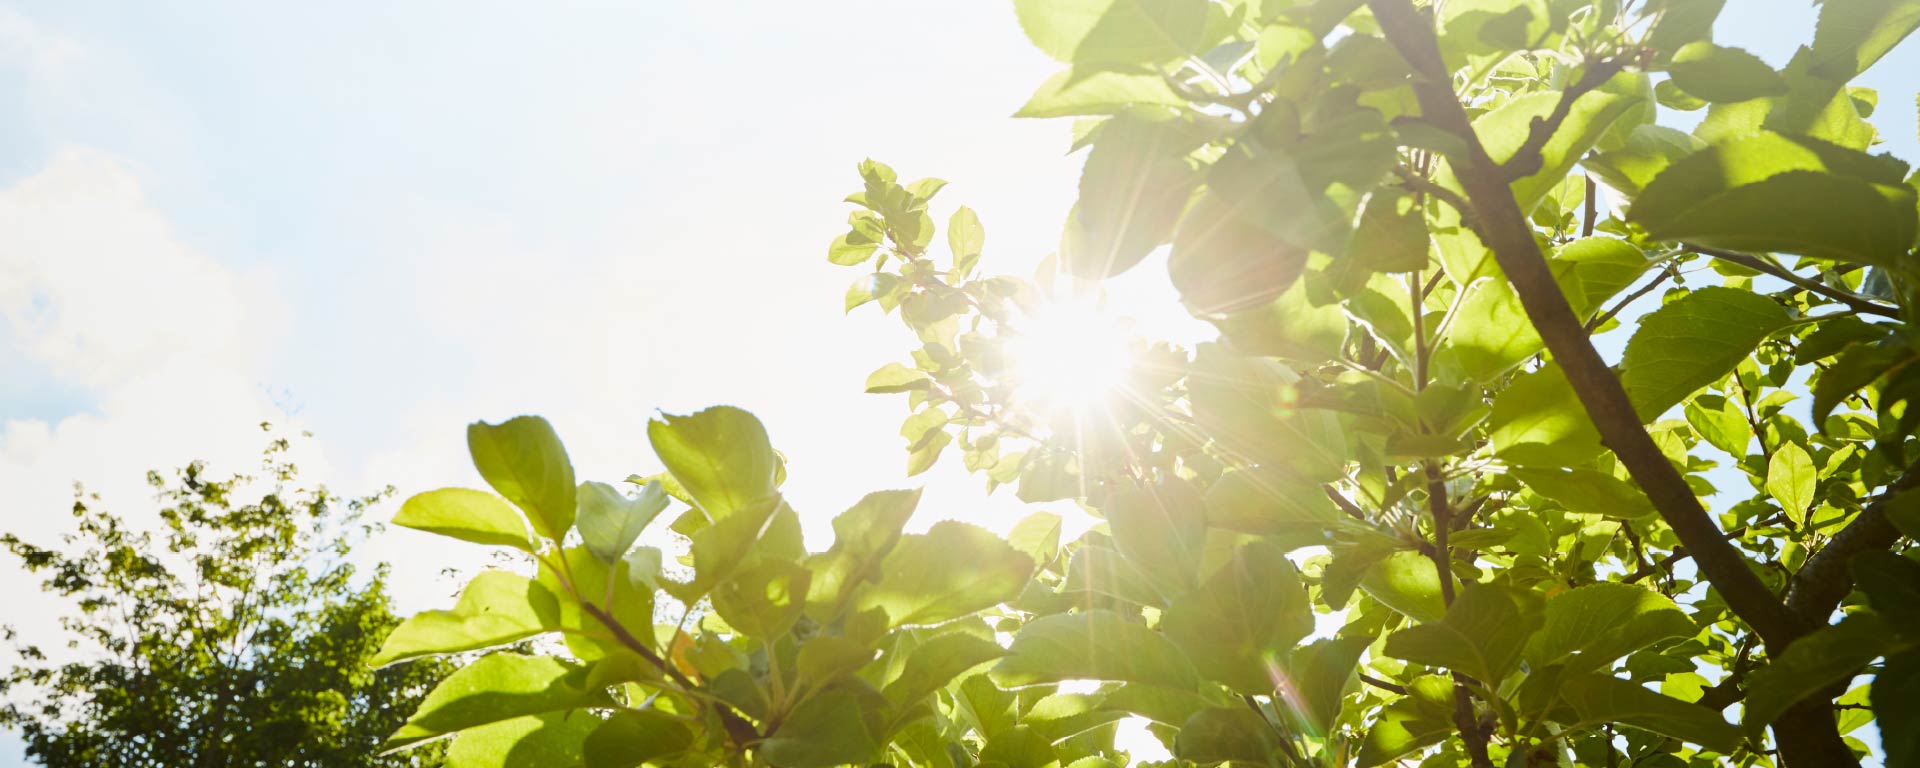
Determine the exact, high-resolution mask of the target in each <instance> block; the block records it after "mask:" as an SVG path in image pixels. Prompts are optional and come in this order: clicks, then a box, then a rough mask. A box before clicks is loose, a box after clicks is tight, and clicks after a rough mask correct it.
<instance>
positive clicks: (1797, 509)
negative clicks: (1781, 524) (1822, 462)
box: [1767, 442, 1820, 526]
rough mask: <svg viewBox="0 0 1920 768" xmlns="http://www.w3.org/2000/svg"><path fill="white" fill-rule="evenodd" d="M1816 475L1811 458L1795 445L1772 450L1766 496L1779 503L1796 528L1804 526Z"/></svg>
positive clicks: (1816, 468) (1816, 469)
mask: <svg viewBox="0 0 1920 768" xmlns="http://www.w3.org/2000/svg"><path fill="white" fill-rule="evenodd" d="M1819 474H1820V471H1819V468H1818V467H1815V466H1814V465H1813V457H1812V456H1808V455H1807V451H1806V449H1804V448H1801V447H1800V445H1799V444H1798V443H1793V442H1788V443H1786V444H1784V445H1781V446H1780V447H1779V448H1776V449H1774V452H1773V459H1772V460H1771V461H1768V462H1767V495H1769V496H1772V497H1773V500H1774V501H1776V502H1779V503H1780V508H1781V509H1783V510H1785V511H1786V513H1787V517H1788V518H1789V519H1791V520H1793V523H1794V525H1796V526H1798V525H1804V524H1806V521H1807V512H1808V510H1809V509H1811V508H1812V506H1813V486H1814V483H1815V481H1817V480H1818V479H1819Z"/></svg>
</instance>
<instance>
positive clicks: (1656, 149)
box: [1581, 82, 1707, 199]
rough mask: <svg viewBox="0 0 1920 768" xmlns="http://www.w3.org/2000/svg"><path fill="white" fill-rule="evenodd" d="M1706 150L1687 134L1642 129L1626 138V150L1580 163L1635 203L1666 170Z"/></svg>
mask: <svg viewBox="0 0 1920 768" xmlns="http://www.w3.org/2000/svg"><path fill="white" fill-rule="evenodd" d="M1666 84H1667V83H1665V82H1663V83H1661V85H1666ZM1702 106H1704V103H1703V104H1702ZM1706 146H1707V143H1706V142H1704V141H1701V140H1700V139H1698V138H1695V137H1694V136H1693V134H1690V133H1687V132H1685V131H1681V130H1678V129H1675V128H1669V127H1666V126H1663V125H1643V126H1640V127H1638V128H1635V129H1633V132H1632V133H1629V134H1627V142H1626V145H1625V146H1623V147H1621V148H1619V149H1615V150H1612V151H1607V152H1601V153H1600V154H1598V155H1595V156H1591V157H1588V158H1587V159H1585V160H1582V161H1581V163H1582V165H1584V166H1585V167H1586V168H1587V170H1590V171H1593V173H1594V174H1595V175H1597V176H1599V177H1600V178H1601V180H1603V181H1605V182H1606V184H1607V186H1609V187H1612V188H1614V189H1615V190H1618V191H1619V192H1620V193H1621V194H1622V195H1625V196H1626V197H1627V198H1628V199H1632V198H1634V197H1636V196H1638V195H1639V194H1640V191H1641V190H1643V189H1645V188H1646V186H1647V184H1648V183H1650V182H1652V181H1653V179H1654V177H1656V176H1658V175H1660V172H1661V171H1664V170H1666V169H1667V166H1670V165H1673V164H1674V163H1677V162H1679V161H1680V160H1681V159H1682V158H1684V157H1686V156H1688V155H1691V154H1693V153H1695V152H1698V151H1700V150H1702V149H1705V148H1706Z"/></svg>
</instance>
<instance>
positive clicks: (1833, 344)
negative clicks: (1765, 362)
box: [1793, 315, 1887, 365]
mask: <svg viewBox="0 0 1920 768" xmlns="http://www.w3.org/2000/svg"><path fill="white" fill-rule="evenodd" d="M1885 338H1887V327H1886V326H1884V325H1874V324H1872V323H1868V322H1865V321H1863V320H1861V319H1860V318H1858V317H1854V316H1852V315H1840V316H1837V317H1832V318H1829V319H1826V320H1822V321H1821V322H1820V325H1819V327H1817V328H1815V329H1814V331H1813V333H1809V334H1807V337H1806V338H1804V339H1801V340H1800V344H1799V345H1798V346H1796V347H1794V350H1793V364H1794V365H1808V364H1811V363H1813V362H1814V361H1817V360H1825V359H1827V358H1829V357H1832V356H1834V355H1837V354H1840V353H1841V352H1843V351H1845V350H1846V348H1847V347H1850V346H1852V345H1853V344H1855V343H1859V342H1872V341H1879V340H1881V339H1885Z"/></svg>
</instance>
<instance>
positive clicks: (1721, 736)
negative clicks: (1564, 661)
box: [1560, 674, 1740, 754]
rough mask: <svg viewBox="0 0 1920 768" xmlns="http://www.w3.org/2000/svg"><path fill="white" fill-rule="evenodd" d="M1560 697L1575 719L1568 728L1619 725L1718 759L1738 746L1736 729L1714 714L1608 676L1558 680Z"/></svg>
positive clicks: (1571, 676) (1717, 714)
mask: <svg viewBox="0 0 1920 768" xmlns="http://www.w3.org/2000/svg"><path fill="white" fill-rule="evenodd" d="M1560 698H1562V699H1564V700H1565V701H1566V702H1567V704H1568V705H1569V706H1571V707H1572V708H1573V711H1574V713H1575V714H1576V715H1577V716H1578V717H1579V718H1580V720H1579V723H1578V724H1577V725H1575V726H1574V727H1586V726H1593V725H1599V724H1601V723H1623V724H1626V725H1631V726H1633V727H1635V728H1641V729H1644V730H1648V731H1652V732H1654V733H1657V734H1660V735H1662V736H1671V737H1673V738H1676V739H1680V740H1681V741H1686V742H1690V743H1693V744H1699V745H1700V746H1703V747H1706V748H1708V749H1711V750H1713V751H1715V752H1720V753H1723V754H1724V753H1731V752H1732V751H1733V750H1734V749H1735V748H1736V747H1738V746H1739V745H1740V732H1739V730H1737V729H1735V728H1734V727H1733V726H1732V725H1728V724H1727V721H1725V720H1722V719H1721V718H1720V714H1719V713H1718V712H1714V711H1713V710H1711V709H1707V708H1706V707H1703V706H1700V705H1698V704H1694V703H1691V702H1685V701H1681V700H1679V699H1676V698H1673V697H1670V696H1662V695H1660V694H1658V693H1654V692H1653V691H1649V690H1647V689H1645V688H1642V687H1640V686H1639V685H1638V684H1636V683H1633V682H1631V681H1627V680H1621V679H1619V678H1616V677H1613V676H1611V675H1604V674H1583V675H1568V676H1564V677H1562V678H1561V679H1560Z"/></svg>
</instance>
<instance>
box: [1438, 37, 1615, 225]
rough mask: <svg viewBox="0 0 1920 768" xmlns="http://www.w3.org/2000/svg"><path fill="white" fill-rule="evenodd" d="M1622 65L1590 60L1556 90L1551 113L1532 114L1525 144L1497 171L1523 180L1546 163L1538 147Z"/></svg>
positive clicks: (1557, 130) (1511, 179) (1510, 178)
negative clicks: (1568, 83)
mask: <svg viewBox="0 0 1920 768" xmlns="http://www.w3.org/2000/svg"><path fill="white" fill-rule="evenodd" d="M1626 65H1627V62H1626V61H1625V60H1624V59H1617V58H1606V59H1601V60H1599V61H1596V62H1593V63H1592V64H1591V65H1589V66H1588V67H1587V69H1586V71H1584V72H1581V73H1580V79H1578V80H1575V81H1574V82H1573V85H1571V86H1568V87H1567V89H1566V90H1565V91H1562V92H1561V93H1560V101H1559V102H1557V103H1555V104H1554V105H1553V112H1552V113H1550V114H1548V115H1547V116H1546V118H1544V119H1542V118H1538V117H1536V118H1534V119H1533V122H1531V123H1529V124H1528V125H1527V141H1526V143H1524V144H1521V145H1520V149H1519V150H1518V151H1516V152H1514V153H1513V157H1510V158H1507V162H1506V163H1504V164H1502V165H1501V166H1500V173H1501V174H1502V175H1504V176H1506V177H1507V181H1513V180H1515V179H1523V178H1526V177H1528V176H1532V175H1534V174H1536V173H1539V172H1540V169H1541V168H1542V167H1543V166H1544V165H1545V164H1546V157H1545V156H1544V155H1542V154H1541V150H1543V149H1545V148H1546V146H1547V142H1549V141H1552V140H1553V134H1555V133H1557V132H1559V130H1560V125H1561V124H1562V123H1565V122H1566V121H1567V115H1568V114H1570V113H1572V112H1573V103H1574V102H1576V101H1579V100H1580V97H1581V96H1585V95H1586V94H1587V92H1588V91H1591V90H1593V89H1595V88H1598V87H1600V85H1601V84H1602V83H1605V82H1607V81H1608V80H1612V79H1613V76H1614V75H1616V74H1619V73H1620V70H1621V69H1624V68H1625V67H1626ZM1456 103H1458V102H1456ZM1589 183H1591V182H1589ZM1588 221H1589V222H1591V221H1592V220H1591V219H1589V220H1588Z"/></svg>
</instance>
